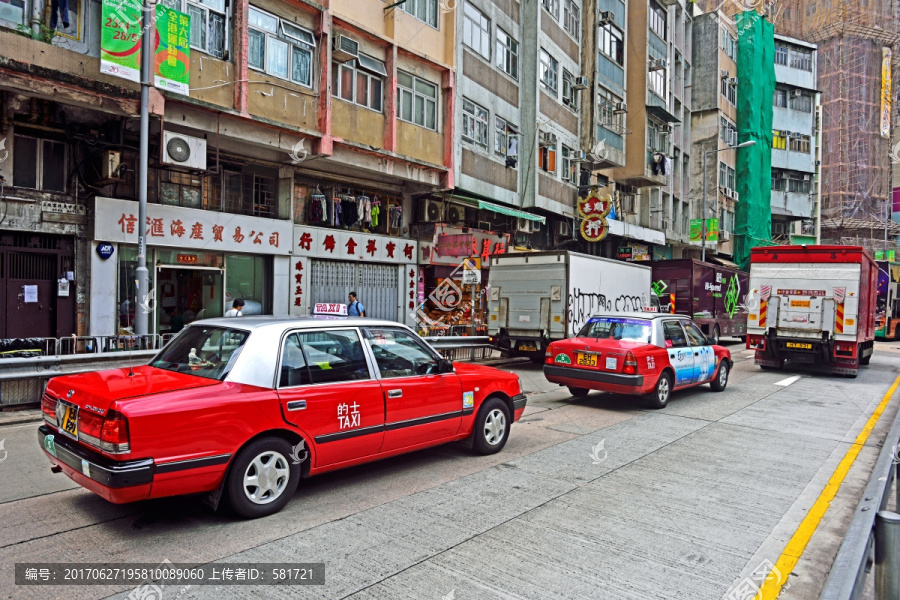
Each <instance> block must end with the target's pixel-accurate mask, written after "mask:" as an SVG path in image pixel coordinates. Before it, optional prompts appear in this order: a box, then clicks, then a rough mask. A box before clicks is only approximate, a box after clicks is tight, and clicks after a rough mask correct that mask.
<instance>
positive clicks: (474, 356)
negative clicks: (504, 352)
mask: <svg viewBox="0 0 900 600" xmlns="http://www.w3.org/2000/svg"><path fill="white" fill-rule="evenodd" d="M425 341H426V342H428V344H429V345H431V347H432V348H434V349H435V350H437V351H438V353H439V354H440V355H441V356H443V357H444V358H446V359H448V360H479V359H485V358H490V357H491V356H493V354H494V351H495V348H494V347H493V346H491V343H490V338H488V336H486V335H466V336H462V335H456V336H449V335H447V336H445V335H439V336H427V337H425Z"/></svg>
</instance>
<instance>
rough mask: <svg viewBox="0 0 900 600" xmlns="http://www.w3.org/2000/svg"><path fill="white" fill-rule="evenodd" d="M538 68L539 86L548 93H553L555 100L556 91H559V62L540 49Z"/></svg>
mask: <svg viewBox="0 0 900 600" xmlns="http://www.w3.org/2000/svg"><path fill="white" fill-rule="evenodd" d="M539 68H540V79H541V85H543V86H544V87H545V88H546V89H547V90H548V91H550V92H553V97H554V98H555V97H556V91H557V90H558V89H559V61H558V60H556V59H555V58H553V57H552V56H550V53H548V52H547V51H546V50H544V49H543V48H541V55H540V65H539Z"/></svg>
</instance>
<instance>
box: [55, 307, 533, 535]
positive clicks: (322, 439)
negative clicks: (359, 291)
mask: <svg viewBox="0 0 900 600" xmlns="http://www.w3.org/2000/svg"><path fill="white" fill-rule="evenodd" d="M525 402H526V399H525V396H524V394H523V393H522V389H521V386H520V382H519V381H518V378H517V377H516V376H515V375H513V374H510V373H507V372H504V371H500V370H498V369H493V368H491V367H485V366H478V365H472V364H465V363H452V362H450V361H448V360H444V359H443V358H441V356H440V355H438V354H437V353H436V352H435V351H434V350H433V349H432V348H431V347H430V346H429V345H428V344H426V343H425V342H424V341H423V340H422V339H421V338H419V337H418V336H417V335H416V334H415V333H413V332H412V331H410V330H409V329H408V328H406V327H404V326H402V325H399V324H397V323H393V322H389V321H377V320H374V319H346V320H342V321H321V320H317V319H287V318H274V317H242V318H240V319H210V320H206V321H198V322H195V323H191V325H190V326H189V327H187V328H185V329H184V331H182V332H181V333H180V334H179V335H178V336H177V337H176V338H175V339H174V340H172V342H170V343H169V344H168V345H167V346H166V347H165V348H163V349H162V350H161V351H160V352H159V354H157V355H156V356H155V357H154V358H153V360H151V361H150V363H149V364H148V365H145V366H140V367H135V368H134V369H127V368H126V369H114V370H109V371H100V372H93V373H84V374H79V375H69V376H65V377H55V378H53V379H51V380H50V382H49V383H48V384H47V389H46V391H45V392H44V395H43V398H42V400H41V407H42V410H43V416H44V421H45V423H44V424H43V425H42V426H41V427H40V429H39V431H38V439H39V442H40V444H41V447H42V448H43V449H44V452H45V453H46V455H47V458H48V459H49V460H50V463H51V465H52V467H51V468H52V470H53V471H54V472H63V473H65V474H66V475H67V476H68V477H70V478H71V479H72V480H74V481H75V482H76V483H78V484H79V485H81V486H83V487H85V488H87V489H89V490H91V491H92V492H95V493H96V494H99V495H100V496H102V497H104V498H106V499H107V500H109V501H111V502H116V503H124V502H133V501H137V500H145V499H148V498H160V497H163V496H174V495H181V494H201V493H205V494H209V497H208V499H207V501H208V503H210V504H211V505H212V506H213V507H217V506H218V504H219V500H220V499H222V498H224V499H227V501H228V504H230V506H231V507H232V508H233V510H234V512H235V513H237V514H238V515H240V516H242V517H247V518H253V517H261V516H265V515H269V514H272V513H275V512H277V511H278V510H280V509H281V508H282V507H283V506H284V505H285V504H286V503H287V502H288V501H289V500H290V498H291V496H292V495H293V493H294V490H295V489H296V488H297V484H298V482H299V481H300V479H302V478H304V477H308V476H310V475H316V474H318V473H323V472H325V471H331V470H334V469H339V468H341V467H347V466H352V465H358V464H360V463H365V462H368V461H372V460H376V459H380V458H385V457H388V456H394V455H397V454H402V453H405V452H411V451H413V450H419V449H422V448H427V447H429V446H435V445H438V444H444V443H447V442H453V441H458V440H469V441H470V443H471V445H472V447H473V449H474V450H475V451H476V452H478V453H480V454H492V453H494V452H498V451H500V449H502V448H503V446H504V445H505V444H506V440H507V439H508V438H509V432H510V426H511V425H512V423H513V422H514V421H517V420H518V419H519V418H520V417H521V416H522V412H523V411H524V410H525Z"/></svg>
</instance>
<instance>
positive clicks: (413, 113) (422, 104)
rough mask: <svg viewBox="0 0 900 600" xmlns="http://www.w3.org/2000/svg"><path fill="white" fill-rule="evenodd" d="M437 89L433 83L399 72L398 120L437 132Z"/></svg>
mask: <svg viewBox="0 0 900 600" xmlns="http://www.w3.org/2000/svg"><path fill="white" fill-rule="evenodd" d="M437 89H438V88H437V86H436V85H435V84H433V83H430V82H428V81H425V80H424V79H419V78H418V77H415V76H413V75H410V74H409V73H404V72H403V71H397V96H398V103H399V113H398V118H399V119H400V120H401V121H407V122H409V123H414V124H416V125H418V126H420V127H426V128H428V129H432V130H437Z"/></svg>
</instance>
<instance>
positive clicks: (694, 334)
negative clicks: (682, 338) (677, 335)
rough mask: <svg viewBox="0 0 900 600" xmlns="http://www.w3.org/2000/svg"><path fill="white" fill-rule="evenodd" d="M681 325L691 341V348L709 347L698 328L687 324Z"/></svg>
mask: <svg viewBox="0 0 900 600" xmlns="http://www.w3.org/2000/svg"><path fill="white" fill-rule="evenodd" d="M683 325H684V330H685V331H686V332H687V335H688V338H689V339H690V341H691V346H694V347H696V346H709V340H707V339H706V336H705V335H703V332H702V331H700V328H699V327H697V326H696V325H694V324H693V323H688V322H685V323H683Z"/></svg>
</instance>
